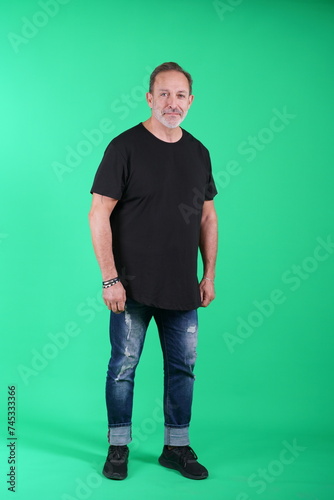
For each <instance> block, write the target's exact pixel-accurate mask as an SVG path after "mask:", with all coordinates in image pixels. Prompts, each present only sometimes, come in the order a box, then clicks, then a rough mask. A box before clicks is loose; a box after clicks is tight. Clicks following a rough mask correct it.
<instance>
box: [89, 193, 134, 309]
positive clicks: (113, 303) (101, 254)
mask: <svg viewBox="0 0 334 500" xmlns="http://www.w3.org/2000/svg"><path fill="white" fill-rule="evenodd" d="M117 201H118V200H115V199H114V198H109V197H108V196H102V195H100V194H96V193H93V200H92V206H91V209H90V212H89V224H90V229H91V234H92V240H93V247H94V251H95V255H96V258H97V261H98V263H99V266H100V269H101V273H102V280H103V281H107V280H110V279H112V278H115V277H116V276H117V269H116V266H115V261H114V256H113V252H112V232H111V228H110V220H109V218H110V214H111V213H112V211H113V210H114V208H115V206H116V204H117ZM103 300H104V303H105V304H106V306H107V307H108V309H110V310H112V311H113V312H115V313H119V312H122V311H124V307H125V301H126V294H125V289H124V287H123V285H122V283H121V282H118V283H117V284H116V285H113V286H111V287H109V288H103Z"/></svg>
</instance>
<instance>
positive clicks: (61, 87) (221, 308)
mask: <svg viewBox="0 0 334 500" xmlns="http://www.w3.org/2000/svg"><path fill="white" fill-rule="evenodd" d="M45 4H47V2H44V7H42V5H43V2H37V1H32V0H24V1H23V0H20V1H19V0H17V1H15V2H2V4H1V13H0V14H1V15H0V18H1V21H0V22H1V67H2V69H1V76H0V79H1V93H0V98H1V116H2V119H1V143H2V152H1V183H0V190H1V193H0V196H1V219H0V252H1V309H2V321H1V324H2V329H1V332H2V349H1V351H2V354H1V356H2V359H1V368H2V382H1V390H0V394H1V397H0V400H1V402H0V405H1V436H2V443H1V448H0V469H1V484H0V490H1V493H0V494H1V497H2V498H3V497H4V496H5V497H6V498H7V495H8V498H9V497H10V495H13V494H12V493H11V492H7V486H8V485H7V484H6V474H7V473H8V471H9V466H8V464H7V458H8V448H7V447H6V444H7V443H8V441H7V425H6V415H7V385H9V384H10V385H11V384H15V385H16V386H17V438H18V440H17V464H16V465H17V492H16V494H15V495H16V496H15V498H17V499H20V500H21V499H24V500H29V499H33V498H34V499H36V498H38V499H45V498H47V499H49V500H56V499H59V500H73V499H78V500H80V499H82V500H83V499H86V498H91V499H92V500H105V499H107V498H119V497H122V498H126V499H132V498H142V497H144V496H145V498H147V499H156V498H161V499H167V498H175V499H183V498H203V497H205V498H210V499H219V500H225V499H226V500H254V499H256V498H262V499H265V500H277V499H280V500H283V499H284V500H290V499H296V500H297V499H298V500H299V499H305V500H332V499H334V481H333V466H334V463H333V462H334V461H333V421H334V408H333V372H332V366H333V326H334V319H333V271H334V255H333V248H332V247H331V245H330V243H329V246H328V248H327V250H326V249H325V248H323V247H322V250H319V241H323V242H326V241H327V242H328V241H329V242H330V241H332V240H331V238H333V239H334V227H333V178H334V174H333V160H332V158H333V154H332V150H333V133H332V132H333V126H332V124H333V114H334V103H333V83H334V81H333V80H334V78H333V76H334V72H333V49H334V44H333V39H334V32H333V21H334V2H332V1H329V0H328V1H325V0H322V1H316V0H313V1H312V0H305V1H298V0H295V1H293V0H289V1H288V0H276V1H275V0H273V1H264V0H263V1H260V0H244V1H240V0H239V1H238V0H226V1H225V2H212V1H206V0H170V1H169V2H167V3H165V2H159V1H153V0H152V1H148V0H144V1H139V0H136V1H135V0H128V1H126V2H114V1H109V2H108V1H102V0H100V1H95V2H93V1H91V2H90V1H79V0H70V1H65V0H62V3H61V4H60V2H58V3H57V2H56V3H55V2H50V3H49V4H48V6H46V7H45ZM47 9H48V10H49V13H48V14H45V12H46V10H47ZM41 12H44V14H41ZM29 23H32V24H29ZM36 24H37V25H38V26H37V27H36ZM20 37H21V38H20ZM170 60H171V61H177V62H178V63H179V64H181V65H182V66H183V67H184V68H185V69H186V70H188V71H190V72H191V74H192V76H193V78H194V94H195V101H194V104H193V106H192V109H191V111H190V112H189V115H188V116H187V118H186V121H185V122H184V124H183V126H184V128H185V129H186V130H188V131H190V132H191V133H193V134H194V135H195V136H196V137H197V138H198V139H200V140H201V141H202V142H203V143H204V144H205V145H206V146H207V147H208V149H209V150H210V152H211V157H212V163H213V171H214V174H215V177H216V181H217V187H218V190H219V196H217V198H216V207H217V211H218V214H219V221H220V251H219V258H218V264H217V284H216V291H217V298H216V300H215V302H214V303H213V304H212V305H211V306H210V307H209V308H208V309H205V310H200V322H201V323H200V325H201V327H200V340H199V347H198V354H199V356H198V362H197V368H196V376H197V380H196V391H195V400H194V407H193V410H194V411H193V420H192V427H191V438H192V446H193V447H194V448H195V450H196V451H197V453H198V455H199V458H200V461H201V462H203V463H204V464H205V465H206V466H207V467H208V468H209V470H210V474H211V475H210V478H209V479H208V480H206V481H202V482H201V481H200V482H194V481H190V480H187V479H185V478H183V477H182V476H180V475H179V474H178V473H176V472H175V471H170V470H166V469H164V468H162V467H160V466H159V465H158V464H157V457H158V456H159V454H160V452H161V448H162V436H163V423H162V418H161V406H160V403H161V399H162V359H161V353H160V348H159V344H158V339H157V334H156V330H155V327H154V326H153V325H152V326H151V327H150V329H149V332H148V337H147V341H146V346H145V349H144V353H143V356H142V360H141V363H140V365H139V368H138V372H137V378H136V393H135V409H134V418H133V421H134V428H135V439H134V442H133V444H132V450H131V452H130V453H131V455H130V457H131V460H130V469H129V478H128V479H127V480H126V481H124V482H120V483H118V482H114V481H108V480H107V479H105V478H104V477H102V476H101V473H100V471H101V468H102V465H103V462H104V459H105V455H106V451H107V440H106V431H107V429H106V412H105V403H104V381H105V372H106V366H107V362H108V357H109V343H108V311H107V310H106V309H105V307H104V306H103V305H102V304H101V300H100V294H101V291H100V273H99V269H98V266H97V263H96V261H95V257H94V254H93V250H92V245H91V242H90V233H89V229H88V219H87V213H88V210H89V206H90V202H91V196H90V194H89V190H90V187H91V183H92V180H93V176H94V174H95V171H96V168H97V166H98V164H99V162H100V160H101V157H102V155H103V152H104V149H105V147H106V146H107V144H108V143H109V141H110V140H111V139H112V138H113V137H114V136H115V135H118V134H119V133H121V132H122V131H124V130H126V129H127V128H129V127H131V126H133V125H136V124H137V123H139V122H140V121H143V120H145V119H146V118H147V117H148V116H149V108H148V107H147V104H146V102H145V99H144V95H145V91H146V85H147V81H148V76H149V74H150V72H151V71H152V70H153V68H154V67H155V66H157V65H158V64H160V63H162V62H165V61H170ZM279 113H281V114H282V113H283V114H285V118H283V121H282V120H281V121H279V120H276V121H275V120H274V116H277V114H279ZM106 120H108V121H106ZM101 126H102V132H100V133H97V132H96V131H95V133H94V132H93V133H92V131H93V130H96V129H98V128H99V127H101ZM278 129H279V130H278ZM85 134H86V135H85ZM92 134H93V135H92ZM87 135H88V136H89V137H90V139H88V138H87ZM254 138H255V141H256V146H254V145H251V144H250V143H251V142H253V141H254ZM82 141H86V142H82ZM94 141H95V142H94ZM253 144H254V142H253ZM73 151H74V153H73ZM75 152H76V153H75ZM319 238H320V239H322V240H319ZM322 244H323V245H324V243H322ZM327 245H328V243H327ZM294 266H300V267H299V269H298V268H297V267H294ZM298 273H299V276H300V277H298V276H297V274H298ZM256 301H258V302H256ZM265 301H267V302H265ZM268 301H271V302H270V303H269V302H268ZM273 301H274V302H273ZM259 303H261V304H262V306H261V305H259ZM263 307H264V308H265V310H263ZM259 308H260V309H261V308H262V312H260V310H259ZM241 324H242V325H243V326H242V327H241V326H240V325H241ZM247 325H248V326H247ZM61 334H62V335H61ZM55 338H57V339H58V347H57V346H56V343H55ZM61 342H62V344H61ZM60 346H61V347H60ZM38 356H39V357H38ZM43 359H44V361H43ZM29 370H30V371H29ZM286 443H289V444H290V445H291V446H292V445H293V444H295V445H296V443H297V446H298V447H297V448H296V451H295V455H291V452H290V454H289V453H287V454H286V455H284V456H286V457H289V463H287V461H283V462H282V457H283V451H284V450H285V449H286V446H287V444H286ZM263 469H265V470H266V471H267V472H266V473H265V474H266V475H265V477H266V479H263V477H262V479H259V478H260V475H261V474H262V475H263V474H264V473H263V472H261V470H263ZM261 481H262V482H261Z"/></svg>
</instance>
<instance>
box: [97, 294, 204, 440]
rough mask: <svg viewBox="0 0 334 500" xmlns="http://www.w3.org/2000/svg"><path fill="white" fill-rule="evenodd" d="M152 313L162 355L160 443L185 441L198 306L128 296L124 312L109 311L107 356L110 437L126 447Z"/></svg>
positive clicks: (189, 413) (129, 436)
mask: <svg viewBox="0 0 334 500" xmlns="http://www.w3.org/2000/svg"><path fill="white" fill-rule="evenodd" d="M152 317H154V320H155V322H156V325H157V328H158V332H159V338H160V344H161V349H162V353H163V359H164V419H165V426H164V429H165V436H164V443H165V444H167V445H171V446H185V445H188V444H189V423H190V418H191V405H192V396H193V385H194V379H195V376H194V374H193V370H194V365H195V359H196V346H197V326H198V322H197V309H194V310H191V311H174V310H167V309H159V308H156V307H151V306H146V305H143V304H140V303H138V302H136V301H134V300H132V299H130V298H128V299H127V301H126V307H125V311H124V312H123V313H120V314H115V313H113V312H111V313H110V343H111V358H110V361H109V365H108V372H107V381H106V403H107V412H108V428H109V432H108V437H109V443H110V444H113V445H125V444H128V443H129V442H130V441H131V418H132V405H133V389H134V378H135V371H136V367H137V365H138V362H139V359H140V355H141V352H142V349H143V345H144V340H145V335H146V331H147V328H148V325H149V323H150V320H151V318H152Z"/></svg>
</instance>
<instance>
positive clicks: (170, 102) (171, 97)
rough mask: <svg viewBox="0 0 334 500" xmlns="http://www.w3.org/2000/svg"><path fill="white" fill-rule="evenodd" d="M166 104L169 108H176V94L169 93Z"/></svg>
mask: <svg viewBox="0 0 334 500" xmlns="http://www.w3.org/2000/svg"><path fill="white" fill-rule="evenodd" d="M167 103H168V106H170V107H171V108H176V107H177V97H176V95H171V94H170V95H169V96H168V101H167Z"/></svg>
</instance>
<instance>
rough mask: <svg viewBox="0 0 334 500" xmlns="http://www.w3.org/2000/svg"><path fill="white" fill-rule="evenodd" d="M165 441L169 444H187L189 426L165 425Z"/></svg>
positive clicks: (188, 442)
mask: <svg viewBox="0 0 334 500" xmlns="http://www.w3.org/2000/svg"><path fill="white" fill-rule="evenodd" d="M164 439H165V443H164V444H166V445H169V446H187V445H189V444H190V441H189V427H168V426H166V425H165V438H164Z"/></svg>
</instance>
